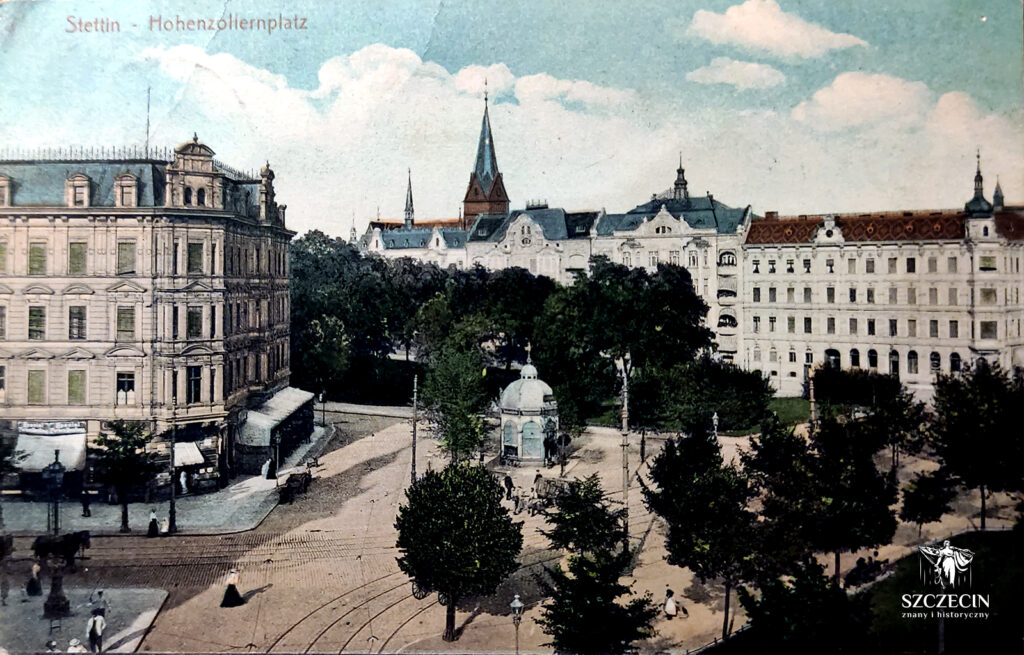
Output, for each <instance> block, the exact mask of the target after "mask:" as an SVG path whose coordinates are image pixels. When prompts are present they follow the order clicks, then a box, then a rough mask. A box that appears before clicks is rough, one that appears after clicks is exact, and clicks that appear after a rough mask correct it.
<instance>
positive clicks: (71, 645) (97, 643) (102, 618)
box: [46, 589, 110, 653]
mask: <svg viewBox="0 0 1024 655" xmlns="http://www.w3.org/2000/svg"><path fill="white" fill-rule="evenodd" d="M89 607H90V612H89V620H88V621H87V622H86V624H85V635H86V639H87V640H88V644H89V646H88V647H86V646H85V645H84V644H82V641H81V640H80V639H78V638H77V637H74V638H72V639H71V641H69V642H68V648H67V650H66V651H64V652H66V653H101V652H103V633H104V632H105V631H106V629H107V612H109V611H110V602H109V601H108V600H107V598H106V597H105V596H104V595H103V590H102V589H100V590H98V591H96V592H94V593H92V594H90V595H89ZM46 652H47V653H59V652H61V651H60V648H59V647H58V646H57V642H56V641H55V640H53V639H51V640H50V641H48V642H46Z"/></svg>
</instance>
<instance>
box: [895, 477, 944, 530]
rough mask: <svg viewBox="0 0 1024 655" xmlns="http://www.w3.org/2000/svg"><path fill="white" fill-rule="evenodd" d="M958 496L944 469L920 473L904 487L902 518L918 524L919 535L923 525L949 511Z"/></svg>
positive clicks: (936, 519) (932, 521)
mask: <svg viewBox="0 0 1024 655" xmlns="http://www.w3.org/2000/svg"><path fill="white" fill-rule="evenodd" d="M954 498H956V489H955V488H954V485H953V484H951V482H950V480H949V478H947V477H946V476H945V474H943V473H942V471H941V470H940V471H934V472H932V473H918V474H917V475H916V476H915V477H914V479H913V480H911V481H910V482H908V483H907V486H906V487H905V488H904V489H903V506H902V507H901V508H900V518H901V519H903V520H904V521H907V522H908V523H916V524H917V536H918V537H920V536H921V526H922V525H924V524H925V523H934V522H935V521H938V520H939V519H941V518H942V517H943V515H944V514H946V513H947V512H949V510H950V507H949V504H950V503H951V502H952V501H953V499H954Z"/></svg>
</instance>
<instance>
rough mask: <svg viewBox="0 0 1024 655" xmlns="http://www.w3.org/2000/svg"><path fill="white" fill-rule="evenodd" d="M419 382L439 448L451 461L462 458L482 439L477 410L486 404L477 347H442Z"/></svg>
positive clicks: (480, 359)
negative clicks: (423, 378) (420, 382)
mask: <svg viewBox="0 0 1024 655" xmlns="http://www.w3.org/2000/svg"><path fill="white" fill-rule="evenodd" d="M431 363H432V365H431V367H430V369H429V370H428V371H427V379H426V380H425V382H424V385H423V400H424V403H425V405H426V406H427V408H428V415H429V417H430V421H431V423H432V424H433V427H434V431H435V433H436V434H437V436H438V438H439V439H440V441H441V448H442V449H443V450H444V451H445V452H446V453H447V454H448V456H449V457H450V458H451V460H452V462H458V461H463V460H465V459H467V458H469V457H470V456H472V454H473V452H474V451H476V450H478V449H479V448H480V445H481V444H482V443H483V441H484V436H485V435H484V424H483V418H482V417H481V416H480V412H481V411H483V409H484V407H485V405H486V403H487V395H486V390H485V387H484V385H483V374H484V370H485V369H484V361H483V356H482V354H481V353H480V351H479V350H478V349H477V348H460V347H457V346H456V345H453V344H452V343H447V344H445V345H444V346H442V348H441V350H440V352H439V353H438V354H437V355H436V356H435V357H434V358H433V360H432V362H431Z"/></svg>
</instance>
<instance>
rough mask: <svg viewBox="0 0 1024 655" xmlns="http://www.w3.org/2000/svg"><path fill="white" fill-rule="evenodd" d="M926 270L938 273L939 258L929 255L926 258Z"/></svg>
mask: <svg viewBox="0 0 1024 655" xmlns="http://www.w3.org/2000/svg"><path fill="white" fill-rule="evenodd" d="M928 272H929V273H938V272H939V258H938V257H929V258H928Z"/></svg>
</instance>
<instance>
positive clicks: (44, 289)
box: [22, 284, 53, 296]
mask: <svg viewBox="0 0 1024 655" xmlns="http://www.w3.org/2000/svg"><path fill="white" fill-rule="evenodd" d="M22 293H23V294H25V295H26V296H29V295H44V296H52V295H53V289H51V288H50V287H48V286H46V285H44V284H31V285H29V286H27V287H25V290H24V291H22Z"/></svg>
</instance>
